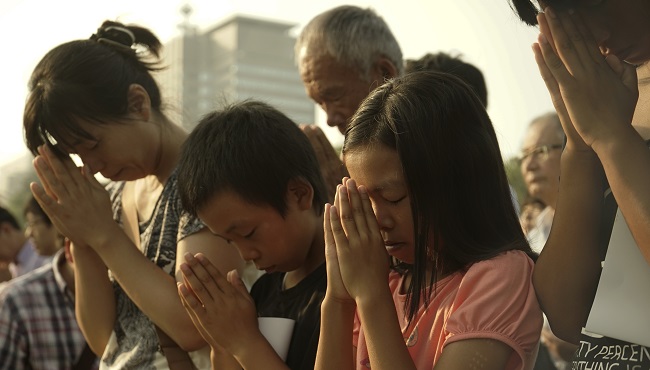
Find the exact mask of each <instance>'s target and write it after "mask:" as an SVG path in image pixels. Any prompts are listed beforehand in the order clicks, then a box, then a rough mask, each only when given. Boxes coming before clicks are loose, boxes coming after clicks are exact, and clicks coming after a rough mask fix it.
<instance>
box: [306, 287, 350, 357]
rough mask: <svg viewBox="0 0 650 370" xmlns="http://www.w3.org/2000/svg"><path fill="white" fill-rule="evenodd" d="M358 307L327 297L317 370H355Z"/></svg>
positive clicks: (323, 308)
mask: <svg viewBox="0 0 650 370" xmlns="http://www.w3.org/2000/svg"><path fill="white" fill-rule="evenodd" d="M355 310H356V306H355V305H354V303H353V302H349V303H348V302H339V301H336V300H330V299H328V298H327V297H325V299H324V300H323V303H322V304H321V327H320V337H319V339H318V352H317V353H316V364H315V366H314V369H315V370H329V369H340V370H353V369H354V361H355V359H354V358H353V357H354V356H353V351H352V328H353V325H354V313H355Z"/></svg>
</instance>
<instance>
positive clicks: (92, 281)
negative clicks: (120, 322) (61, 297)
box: [72, 247, 115, 356]
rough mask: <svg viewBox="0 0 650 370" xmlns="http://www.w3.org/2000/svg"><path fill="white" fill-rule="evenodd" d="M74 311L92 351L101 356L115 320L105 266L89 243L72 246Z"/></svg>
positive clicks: (111, 292)
mask: <svg viewBox="0 0 650 370" xmlns="http://www.w3.org/2000/svg"><path fill="white" fill-rule="evenodd" d="M72 251H73V253H72V254H73V258H74V264H75V267H74V269H75V314H76V317H77V322H78V323H79V327H80V328H81V332H82V333H83V334H84V337H85V338H86V341H87V342H88V345H89V346H90V348H91V349H92V351H93V352H94V353H95V354H96V355H97V356H101V355H102V354H103V352H104V349H105V348H106V345H107V344H108V341H109V339H110V337H111V333H112V332H113V326H114V324H115V295H114V292H113V286H112V284H111V282H110V280H109V279H108V271H107V269H106V266H105V265H104V263H103V262H102V260H101V259H100V258H99V256H98V255H97V253H95V251H94V250H92V249H90V248H89V247H74V248H73V249H72Z"/></svg>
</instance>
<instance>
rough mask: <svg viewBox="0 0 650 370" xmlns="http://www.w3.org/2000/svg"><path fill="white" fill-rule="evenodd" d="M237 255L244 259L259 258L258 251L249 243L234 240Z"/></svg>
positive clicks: (252, 259) (253, 259)
mask: <svg viewBox="0 0 650 370" xmlns="http://www.w3.org/2000/svg"><path fill="white" fill-rule="evenodd" d="M235 245H236V246H237V250H239V255H240V256H241V258H242V259H243V260H244V261H247V262H248V261H255V260H256V259H259V258H260V252H259V251H258V250H257V248H255V247H254V246H253V245H252V244H251V243H247V242H235Z"/></svg>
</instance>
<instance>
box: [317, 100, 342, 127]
mask: <svg viewBox="0 0 650 370" xmlns="http://www.w3.org/2000/svg"><path fill="white" fill-rule="evenodd" d="M321 108H323V111H325V114H326V115H327V125H328V126H329V127H340V126H341V125H342V124H343V123H345V117H343V115H342V114H341V113H339V112H337V111H336V110H335V109H334V108H332V107H328V106H327V105H326V104H323V105H321Z"/></svg>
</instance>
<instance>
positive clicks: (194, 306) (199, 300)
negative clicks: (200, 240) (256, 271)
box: [178, 253, 266, 356]
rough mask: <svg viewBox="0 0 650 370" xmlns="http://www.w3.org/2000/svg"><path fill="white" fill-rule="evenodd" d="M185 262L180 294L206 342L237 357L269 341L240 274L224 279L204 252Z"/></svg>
mask: <svg viewBox="0 0 650 370" xmlns="http://www.w3.org/2000/svg"><path fill="white" fill-rule="evenodd" d="M185 260H186V262H185V263H183V264H182V265H181V272H182V274H183V283H178V293H179V295H180V297H181V300H182V303H183V306H184V307H185V310H186V311H187V312H188V314H189V315H190V317H191V319H192V322H193V323H194V325H195V326H196V327H197V329H198V330H199V332H200V333H201V335H202V336H203V339H205V340H206V342H208V344H210V346H211V347H212V348H219V347H220V348H223V349H225V350H226V351H227V352H229V353H231V354H233V355H235V356H237V354H238V353H240V352H241V351H243V350H246V349H247V348H250V346H252V345H254V344H255V343H260V341H264V342H265V341H266V340H265V339H264V337H263V336H262V334H261V333H260V331H259V329H258V325H257V312H256V309H255V303H254V302H253V299H252V297H251V296H250V295H249V294H248V291H247V290H246V286H245V285H244V283H243V282H242V280H241V279H240V278H239V275H238V274H237V271H236V270H233V271H231V272H229V273H228V276H227V277H226V276H223V275H222V274H221V273H220V272H219V270H217V268H216V267H215V266H214V265H213V264H212V263H211V262H210V261H209V260H208V259H207V258H206V257H205V256H204V255H203V254H201V253H197V254H196V256H192V255H191V254H189V253H188V254H186V255H185Z"/></svg>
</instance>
